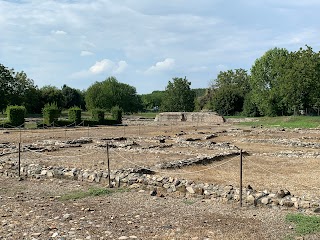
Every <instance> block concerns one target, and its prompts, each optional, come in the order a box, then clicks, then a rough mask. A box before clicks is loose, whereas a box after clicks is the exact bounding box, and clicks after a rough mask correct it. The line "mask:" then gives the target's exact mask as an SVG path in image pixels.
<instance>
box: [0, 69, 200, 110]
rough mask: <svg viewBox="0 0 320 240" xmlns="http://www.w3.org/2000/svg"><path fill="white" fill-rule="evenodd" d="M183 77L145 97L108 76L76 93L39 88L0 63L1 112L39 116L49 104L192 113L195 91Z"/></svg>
mask: <svg viewBox="0 0 320 240" xmlns="http://www.w3.org/2000/svg"><path fill="white" fill-rule="evenodd" d="M190 85H191V83H190V82H188V80H187V79H186V78H174V79H173V81H172V82H171V81H169V82H168V87H167V89H166V91H159V99H157V100H155V98H157V97H154V96H157V93H153V94H151V96H152V99H153V100H152V101H151V102H149V101H148V100H147V99H148V97H147V95H138V94H137V92H136V88H135V87H133V86H130V85H128V84H125V83H121V82H119V81H118V80H117V79H116V78H115V77H108V78H107V79H106V80H104V81H101V82H95V83H93V84H92V85H91V86H89V87H88V89H86V90H82V91H81V90H79V89H75V88H71V87H69V86H67V85H63V86H62V88H61V89H59V88H58V87H55V86H51V85H47V86H43V87H41V88H38V86H37V85H35V84H34V81H33V80H32V79H30V78H28V76H27V74H26V73H25V72H15V71H14V69H9V68H8V67H6V66H4V65H2V64H0V111H1V112H2V113H4V111H5V110H6V108H7V107H8V106H24V107H25V108H26V110H27V112H28V113H29V114H33V113H42V110H43V109H44V107H45V106H46V105H48V104H54V105H55V106H57V107H58V108H59V109H60V110H63V109H69V108H72V107H79V108H81V109H83V110H94V109H102V110H105V111H111V109H113V108H114V107H119V108H120V109H121V111H123V112H124V113H134V112H139V111H149V110H154V109H157V111H159V110H160V109H161V110H162V111H178V110H180V109H183V110H185V111H193V109H194V108H193V101H194V96H195V95H194V92H193V90H191V89H190Z"/></svg>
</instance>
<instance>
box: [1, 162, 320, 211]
mask: <svg viewBox="0 0 320 240" xmlns="http://www.w3.org/2000/svg"><path fill="white" fill-rule="evenodd" d="M17 171H18V165H17V163H16V162H14V161H13V160H10V159H7V160H2V161H0V176H5V177H17V175H18V174H17ZM20 173H21V176H22V177H25V178H38V179H40V178H58V179H69V180H78V181H88V182H97V183H108V172H107V171H106V170H84V169H77V168H64V167H54V166H43V165H40V164H29V165H23V166H21V169H20ZM110 178H111V182H112V185H113V186H115V187H119V186H121V187H128V188H148V189H151V190H152V191H151V195H155V194H157V190H161V191H163V192H167V193H174V192H178V193H181V194H184V195H190V196H196V195H199V196H202V197H203V198H206V199H212V200H216V201H221V202H238V201H240V190H239V188H237V187H234V186H231V185H228V186H220V185H215V184H209V183H195V182H194V181H189V180H186V179H178V178H173V177H165V176H158V175H155V172H153V171H151V170H148V169H144V168H135V169H133V168H131V169H124V170H117V171H111V174H110ZM242 198H243V202H244V203H246V204H247V205H253V206H258V205H259V206H267V207H274V208H279V209H288V208H295V209H299V210H304V211H307V210H309V211H310V210H312V211H314V212H317V213H318V212H320V200H319V199H312V200H311V199H308V200H307V199H304V198H301V197H296V196H292V195H291V194H290V192H289V191H288V190H279V191H277V192H275V193H272V192H268V191H266V190H265V191H256V190H254V189H252V188H251V187H250V186H248V187H247V188H244V189H243V196H242Z"/></svg>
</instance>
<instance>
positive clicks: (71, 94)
mask: <svg viewBox="0 0 320 240" xmlns="http://www.w3.org/2000/svg"><path fill="white" fill-rule="evenodd" d="M61 93H62V95H63V105H62V106H63V108H65V109H69V108H71V107H74V106H78V107H82V108H83V107H84V105H85V102H84V95H83V94H82V93H81V91H80V90H78V89H75V88H71V87H69V86H67V85H66V84H64V85H63V86H62V89H61Z"/></svg>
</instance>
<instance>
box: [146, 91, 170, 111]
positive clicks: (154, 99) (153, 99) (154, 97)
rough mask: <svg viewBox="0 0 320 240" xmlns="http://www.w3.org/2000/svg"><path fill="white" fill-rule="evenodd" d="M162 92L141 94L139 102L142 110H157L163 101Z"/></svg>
mask: <svg viewBox="0 0 320 240" xmlns="http://www.w3.org/2000/svg"><path fill="white" fill-rule="evenodd" d="M164 94H165V92H164V91H153V92H152V93H150V94H142V95H141V96H140V97H141V101H142V105H143V109H144V110H152V111H153V110H158V109H159V108H160V107H161V105H162V101H163V99H164Z"/></svg>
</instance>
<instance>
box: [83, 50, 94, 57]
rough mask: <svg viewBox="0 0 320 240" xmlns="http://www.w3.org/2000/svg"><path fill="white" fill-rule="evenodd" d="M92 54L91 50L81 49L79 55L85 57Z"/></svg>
mask: <svg viewBox="0 0 320 240" xmlns="http://www.w3.org/2000/svg"><path fill="white" fill-rule="evenodd" d="M91 55H93V52H90V51H81V53H80V56H82V57H85V56H91Z"/></svg>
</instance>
